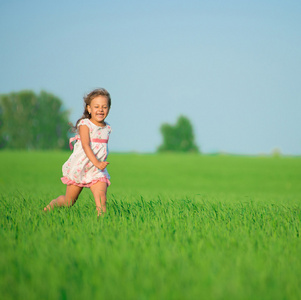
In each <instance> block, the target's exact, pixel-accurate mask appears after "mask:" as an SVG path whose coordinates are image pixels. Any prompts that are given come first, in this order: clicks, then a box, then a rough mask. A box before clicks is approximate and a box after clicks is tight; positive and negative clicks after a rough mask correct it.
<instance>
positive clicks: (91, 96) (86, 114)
mask: <svg viewBox="0 0 301 300" xmlns="http://www.w3.org/2000/svg"><path fill="white" fill-rule="evenodd" d="M98 96H105V97H107V99H108V106H109V108H110V107H111V96H110V94H109V92H108V91H107V90H106V89H103V88H99V89H95V90H93V91H92V92H90V93H89V94H88V95H86V96H85V97H84V102H85V109H84V113H83V115H82V117H81V118H80V119H78V120H77V122H76V124H75V126H74V128H73V129H74V130H77V125H78V123H79V122H80V121H81V120H82V119H86V118H88V119H90V118H91V115H90V114H89V112H88V108H87V106H88V105H90V104H91V101H92V100H93V99H94V98H95V97H98Z"/></svg>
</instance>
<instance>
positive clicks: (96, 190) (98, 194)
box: [90, 181, 107, 216]
mask: <svg viewBox="0 0 301 300" xmlns="http://www.w3.org/2000/svg"><path fill="white" fill-rule="evenodd" d="M90 190H91V192H92V194H93V196H94V200H95V204H96V209H97V212H98V213H97V215H98V216H100V215H101V213H102V212H103V213H105V212H106V202H107V184H106V183H105V182H101V181H98V182H97V183H95V184H93V185H92V186H91V187H90Z"/></svg>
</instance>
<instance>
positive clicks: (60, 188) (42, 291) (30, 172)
mask: <svg viewBox="0 0 301 300" xmlns="http://www.w3.org/2000/svg"><path fill="white" fill-rule="evenodd" d="M69 154H70V153H69V152H22V151H15V152H8V151H1V152H0V165H1V174H0V190H1V193H0V251H1V256H0V295H1V299H93V298H95V299H141V300H144V299H164V300H166V299H232V300H233V299H273V300H275V299H301V255H300V253H301V241H300V229H301V158H300V157H245V156H226V155H216V156H213V155H212V156H210V155H197V154H193V155H189V154H160V155H159V154H110V156H109V159H108V160H109V162H110V165H109V167H108V170H109V172H110V174H111V182H112V185H111V186H110V187H109V189H108V202H107V214H106V215H105V216H104V217H101V218H97V213H96V210H95V205H94V200H93V197H92V194H91V192H90V191H89V190H88V189H86V190H84V191H83V192H82V194H81V196H80V198H79V200H78V201H77V203H76V204H75V205H74V206H73V207H71V208H60V209H56V210H53V211H51V212H49V213H45V212H44V211H43V207H44V206H45V204H47V203H48V202H49V201H50V200H51V199H53V198H56V197H57V196H58V195H60V194H63V193H64V191H65V186H64V185H63V184H62V183H61V182H60V177H61V166H62V164H63V163H64V162H65V160H66V159H67V158H68V156H69Z"/></svg>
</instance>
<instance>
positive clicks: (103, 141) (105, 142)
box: [69, 135, 108, 150]
mask: <svg viewBox="0 0 301 300" xmlns="http://www.w3.org/2000/svg"><path fill="white" fill-rule="evenodd" d="M74 141H75V142H77V141H80V137H79V136H78V135H76V136H75V137H72V138H70V139H69V147H70V150H73V144H72V142H74ZM90 142H92V143H101V144H107V143H108V140H105V139H91V140H90Z"/></svg>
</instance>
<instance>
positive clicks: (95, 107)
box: [87, 96, 110, 126]
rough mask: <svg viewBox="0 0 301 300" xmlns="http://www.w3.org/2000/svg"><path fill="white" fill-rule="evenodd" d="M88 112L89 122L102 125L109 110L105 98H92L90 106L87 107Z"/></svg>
mask: <svg viewBox="0 0 301 300" xmlns="http://www.w3.org/2000/svg"><path fill="white" fill-rule="evenodd" d="M87 109H88V112H89V113H90V114H91V118H90V121H91V122H92V123H94V124H95V125H98V126H100V125H104V120H105V118H106V117H107V115H108V114H109V111H110V108H109V105H108V99H107V97H106V96H97V97H95V98H93V100H92V101H91V103H90V105H87Z"/></svg>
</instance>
